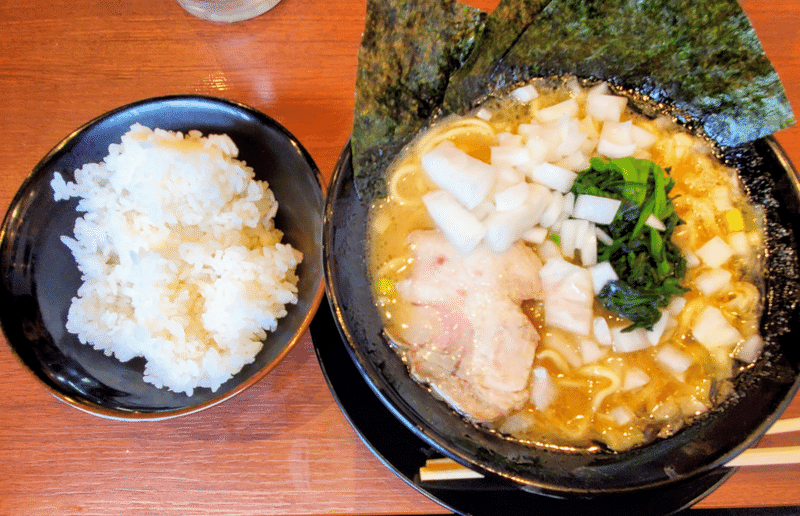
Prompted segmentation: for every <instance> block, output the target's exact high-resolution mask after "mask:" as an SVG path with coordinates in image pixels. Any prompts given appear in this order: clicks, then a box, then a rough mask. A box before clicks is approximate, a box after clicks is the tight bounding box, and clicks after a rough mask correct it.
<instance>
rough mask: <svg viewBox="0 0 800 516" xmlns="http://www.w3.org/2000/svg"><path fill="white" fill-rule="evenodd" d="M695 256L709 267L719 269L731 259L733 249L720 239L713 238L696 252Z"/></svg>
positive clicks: (717, 237)
mask: <svg viewBox="0 0 800 516" xmlns="http://www.w3.org/2000/svg"><path fill="white" fill-rule="evenodd" d="M697 256H698V258H700V259H701V260H702V261H703V263H705V264H706V265H708V266H709V267H720V266H722V265H724V264H725V263H726V262H727V261H728V260H730V259H731V257H732V256H733V248H731V246H729V245H728V244H727V243H726V242H725V241H724V240H723V239H722V238H720V237H719V236H715V237H714V238H712V239H711V240H709V241H708V242H706V243H705V244H703V246H702V247H700V249H698V250H697Z"/></svg>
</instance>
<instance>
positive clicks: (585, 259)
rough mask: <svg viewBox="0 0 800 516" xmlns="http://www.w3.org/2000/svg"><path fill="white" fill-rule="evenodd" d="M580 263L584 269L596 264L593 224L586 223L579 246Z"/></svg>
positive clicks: (595, 235)
mask: <svg viewBox="0 0 800 516" xmlns="http://www.w3.org/2000/svg"><path fill="white" fill-rule="evenodd" d="M580 253H581V263H582V264H583V266H584V267H592V266H593V265H596V264H597V234H596V233H595V232H594V224H592V223H591V222H589V223H588V228H587V231H586V234H585V235H584V237H583V245H581V246H580Z"/></svg>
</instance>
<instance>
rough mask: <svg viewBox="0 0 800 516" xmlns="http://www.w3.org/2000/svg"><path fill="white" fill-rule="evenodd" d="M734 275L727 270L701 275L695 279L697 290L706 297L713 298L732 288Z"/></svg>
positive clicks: (712, 271)
mask: <svg viewBox="0 0 800 516" xmlns="http://www.w3.org/2000/svg"><path fill="white" fill-rule="evenodd" d="M732 277H733V275H732V274H731V273H730V271H727V270H725V269H710V270H707V271H704V272H702V273H700V274H699V275H698V276H697V278H696V279H695V285H696V286H697V290H699V291H700V292H702V293H703V294H704V295H706V296H713V295H715V294H718V293H719V292H721V291H722V290H724V289H726V288H727V287H730V286H731V278H732Z"/></svg>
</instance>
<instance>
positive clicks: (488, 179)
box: [422, 142, 495, 209]
mask: <svg viewBox="0 0 800 516" xmlns="http://www.w3.org/2000/svg"><path fill="white" fill-rule="evenodd" d="M422 168H423V169H424V170H425V172H426V173H427V174H428V176H430V178H431V179H432V180H433V182H435V183H436V184H437V185H438V186H439V187H440V188H442V189H444V190H447V191H448V192H450V193H451V194H453V196H454V197H455V198H456V199H458V201H459V202H460V203H461V204H463V205H464V206H465V207H466V208H469V209H472V208H474V207H476V206H477V205H478V204H480V203H481V201H483V200H484V199H486V196H487V195H489V192H490V191H491V189H492V187H493V186H494V182H495V169H494V168H493V167H492V166H491V165H489V164H488V163H484V162H483V161H481V160H479V159H476V158H473V157H472V156H470V155H469V154H467V153H466V152H464V151H462V150H461V149H459V148H458V147H456V146H455V145H453V144H452V143H450V142H445V143H442V144H439V145H438V146H437V147H435V148H434V149H433V150H431V151H429V152H428V153H426V154H425V155H424V156H422Z"/></svg>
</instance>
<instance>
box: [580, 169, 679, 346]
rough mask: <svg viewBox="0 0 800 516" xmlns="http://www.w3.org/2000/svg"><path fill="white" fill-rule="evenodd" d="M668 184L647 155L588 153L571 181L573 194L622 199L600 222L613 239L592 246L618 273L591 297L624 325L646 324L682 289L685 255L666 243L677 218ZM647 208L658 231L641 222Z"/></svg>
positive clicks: (669, 181) (671, 244)
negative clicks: (605, 156)
mask: <svg viewBox="0 0 800 516" xmlns="http://www.w3.org/2000/svg"><path fill="white" fill-rule="evenodd" d="M674 185H675V181H673V180H672V179H671V178H670V177H669V176H668V175H667V174H665V173H664V171H663V170H662V169H661V167H659V166H658V165H656V164H655V163H653V162H652V161H650V160H646V159H637V158H617V159H610V160H605V159H599V158H593V159H592V160H591V166H590V168H589V169H588V170H586V171H584V172H582V173H581V174H579V175H578V178H577V179H576V180H575V183H574V185H573V186H572V192H573V193H574V194H575V195H580V194H590V195H597V196H600V197H610V198H612V199H619V200H621V201H622V206H621V207H620V209H619V211H618V212H617V216H616V217H615V218H614V220H613V221H612V222H611V224H609V225H601V228H603V229H604V231H606V232H607V233H608V234H609V235H610V236H611V238H612V239H613V242H612V243H611V244H609V245H606V244H602V243H601V244H599V246H598V250H597V253H598V257H597V260H598V261H600V262H602V261H609V262H610V263H611V266H612V267H613V268H614V271H615V272H616V273H617V275H618V276H619V278H620V279H619V280H617V281H613V282H611V283H609V284H608V285H606V286H605V287H604V288H603V289H602V290H601V291H600V293H599V295H598V296H597V297H598V301H600V303H601V304H602V305H603V306H605V307H606V308H608V309H609V310H611V311H613V312H614V313H617V314H619V315H621V316H622V317H625V318H627V319H630V320H631V322H632V324H631V325H630V326H628V327H627V328H625V331H631V330H633V329H634V328H645V329H647V330H652V329H653V325H654V324H655V323H656V322H658V320H659V318H660V317H661V313H660V311H659V308H663V307H666V306H667V305H668V304H669V301H670V299H671V298H672V296H676V295H677V296H679V295H682V294H684V293H686V292H687V290H688V289H686V288H684V287H683V286H682V285H681V283H680V282H681V280H682V279H683V278H684V276H685V275H686V259H685V258H684V256H683V254H682V253H681V251H680V249H679V248H678V247H677V246H676V245H675V244H673V243H672V233H673V231H674V230H675V226H677V225H678V224H681V223H682V222H683V221H681V220H680V218H679V217H678V215H677V214H676V213H675V210H674V207H673V205H672V199H671V198H670V197H669V192H670V191H671V190H672V187H673V186H674ZM651 214H653V215H655V216H656V217H658V218H659V219H660V220H661V221H662V222H663V223H664V225H665V226H666V229H665V230H664V231H659V230H657V229H655V228H652V227H650V226H648V225H647V224H646V222H647V219H648V218H649V217H650V215H651Z"/></svg>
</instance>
